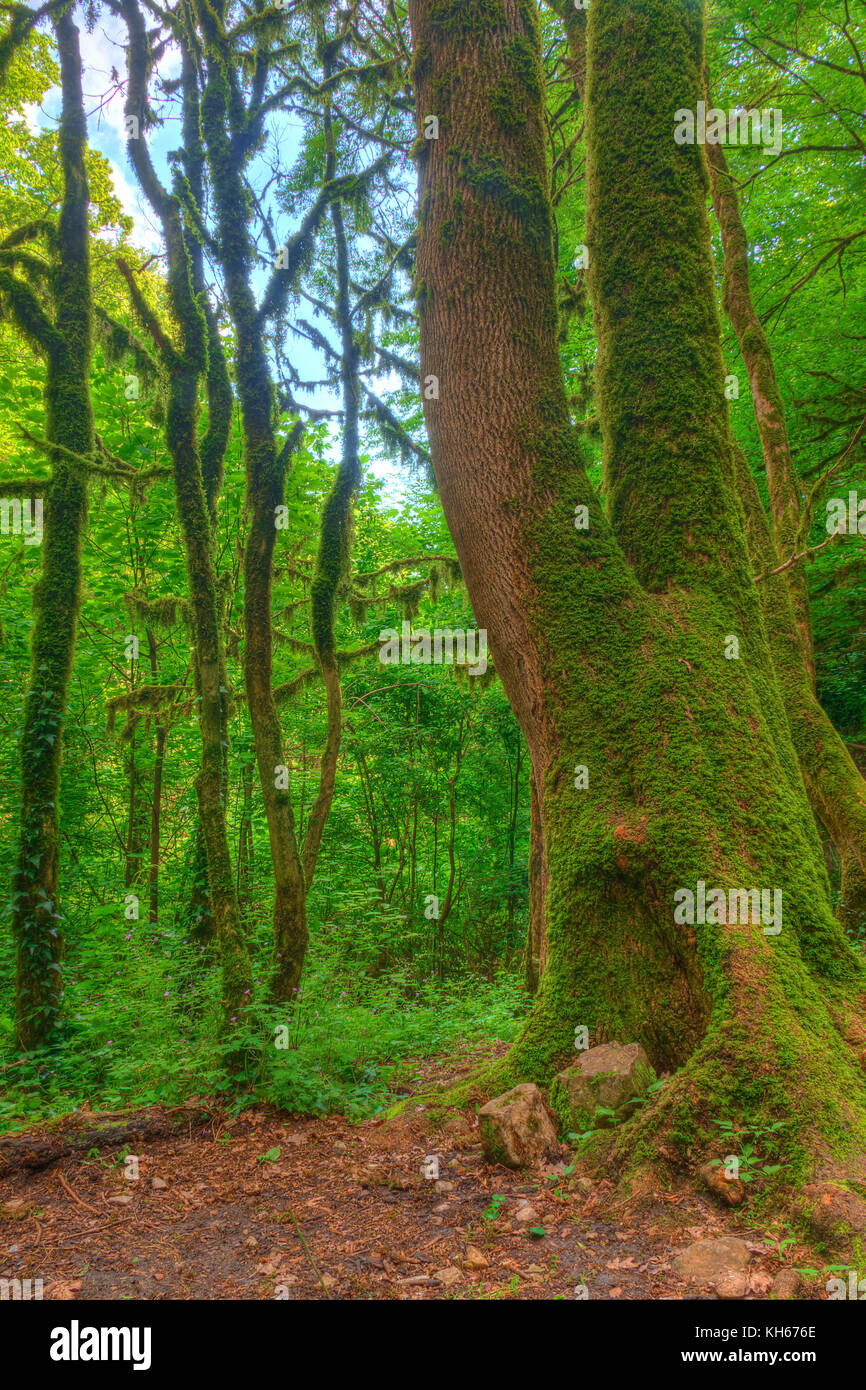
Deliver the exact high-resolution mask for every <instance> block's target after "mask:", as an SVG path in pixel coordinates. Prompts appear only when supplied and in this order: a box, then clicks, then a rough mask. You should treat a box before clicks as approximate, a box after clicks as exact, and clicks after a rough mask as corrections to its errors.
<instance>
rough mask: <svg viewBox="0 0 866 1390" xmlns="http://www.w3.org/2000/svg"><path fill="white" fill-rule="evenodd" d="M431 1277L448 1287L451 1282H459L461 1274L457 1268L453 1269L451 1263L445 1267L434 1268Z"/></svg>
mask: <svg viewBox="0 0 866 1390" xmlns="http://www.w3.org/2000/svg"><path fill="white" fill-rule="evenodd" d="M433 1278H434V1279H438V1280H439V1283H440V1284H444V1285H445V1288H446V1289H447V1288H450V1287H451V1285H452V1284H459V1283H460V1280H461V1279H462V1278H463V1275H462V1274H461V1273H460V1270H459V1269H455V1268H454V1266H453V1265H449V1266H448V1268H447V1269H437V1270H435V1271H434V1274H433Z"/></svg>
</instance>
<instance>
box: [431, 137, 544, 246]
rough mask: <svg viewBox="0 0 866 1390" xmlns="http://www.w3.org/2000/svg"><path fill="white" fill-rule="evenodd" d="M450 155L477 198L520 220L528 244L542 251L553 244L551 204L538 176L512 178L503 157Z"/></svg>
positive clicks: (462, 152)
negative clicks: (551, 242) (495, 204)
mask: <svg viewBox="0 0 866 1390" xmlns="http://www.w3.org/2000/svg"><path fill="white" fill-rule="evenodd" d="M448 155H449V158H451V159H454V160H457V161H458V162H459V167H460V173H461V175H462V177H463V178H464V179H465V180H466V182H467V184H468V185H469V187H470V188H471V189H472V190H473V191H474V192H475V193H476V195H477V196H479V197H481V198H489V199H490V200H491V201H493V202H496V203H497V204H498V205H499V206H500V207H502V208H505V209H506V210H507V211H508V212H509V213H511V214H512V215H513V217H515V218H516V220H517V222H518V225H519V228H520V231H521V233H522V234H523V235H524V236H525V237H526V238H527V240H529V241H530V242H531V243H532V244H533V245H534V246H537V247H539V248H544V247H545V246H547V245H549V244H550V238H551V216H550V200H549V198H548V195H547V189H546V187H545V185H544V183H543V182H542V180H541V179H540V178H539V177H538V176H537V175H535V174H520V175H511V174H509V173H508V170H507V169H506V166H505V161H504V160H503V159H502V158H501V157H500V156H499V155H494V154H481V153H474V154H473V153H470V152H469V151H466V150H457V149H452V150H449V151H448Z"/></svg>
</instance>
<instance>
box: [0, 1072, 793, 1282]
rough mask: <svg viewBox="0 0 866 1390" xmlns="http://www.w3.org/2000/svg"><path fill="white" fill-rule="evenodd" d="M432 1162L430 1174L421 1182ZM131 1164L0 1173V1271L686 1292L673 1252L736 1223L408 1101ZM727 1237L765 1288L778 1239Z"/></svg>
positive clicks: (81, 1163)
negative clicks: (434, 1170) (621, 1189)
mask: <svg viewBox="0 0 866 1390" xmlns="http://www.w3.org/2000/svg"><path fill="white" fill-rule="evenodd" d="M451 1068H453V1060H452V1062H451ZM425 1070H426V1071H427V1072H428V1076H429V1075H432V1074H434V1073H435V1074H436V1075H437V1076H438V1077H441V1075H442V1072H441V1066H437V1064H436V1063H426V1064H425ZM430 1154H436V1155H437V1157H438V1164H439V1174H440V1177H439V1182H438V1184H437V1183H436V1182H435V1181H434V1180H432V1179H428V1178H425V1177H424V1176H422V1173H421V1167H422V1164H423V1163H424V1160H425V1158H426V1156H427V1155H430ZM136 1157H137V1159H138V1164H137V1177H136V1176H134V1173H135V1169H136V1165H135V1164H132V1163H130V1162H129V1161H128V1160H127V1161H125V1162H124V1161H123V1160H120V1161H118V1159H117V1154H116V1152H115V1153H111V1152H108V1151H106V1152H104V1153H101V1154H98V1155H97V1154H95V1153H94V1152H93V1151H91V1152H90V1155H89V1156H83V1157H80V1158H64V1159H62V1160H59V1161H57V1162H55V1163H53V1164H51V1165H49V1166H48V1167H46V1168H43V1169H41V1171H38V1172H32V1171H27V1170H26V1169H21V1168H18V1169H16V1170H15V1171H14V1172H12V1173H10V1174H8V1175H7V1176H6V1178H4V1179H2V1180H0V1278H5V1279H13V1278H17V1279H22V1280H23V1279H26V1278H30V1279H37V1278H41V1279H42V1280H43V1286H44V1297H45V1298H48V1299H50V1298H61V1299H64V1298H65V1299H79V1300H87V1299H101V1298H109V1299H123V1298H127V1299H233V1298H241V1299H268V1298H303V1299H317V1298H321V1299H325V1298H337V1299H364V1298H373V1299H388V1298H397V1299H430V1298H437V1299H441V1298H457V1299H488V1298H517V1299H551V1298H575V1297H581V1296H584V1293H583V1291H584V1290H585V1296H587V1297H589V1298H590V1299H593V1300H597V1299H613V1300H617V1299H647V1298H650V1299H665V1298H673V1299H678V1298H683V1297H690V1298H694V1297H702V1296H707V1295H701V1294H700V1292H699V1291H695V1290H694V1289H688V1288H687V1287H686V1286H685V1285H684V1284H683V1283H682V1281H679V1280H677V1279H675V1278H674V1277H673V1276H672V1274H671V1272H670V1259H671V1258H672V1256H673V1255H674V1254H675V1253H677V1251H678V1250H679V1249H681V1248H682V1247H683V1246H684V1245H687V1244H689V1243H690V1242H691V1241H694V1240H698V1239H700V1238H702V1237H705V1236H714V1235H725V1234H733V1233H734V1231H735V1228H734V1226H733V1225H732V1223H731V1220H730V1217H728V1216H727V1215H726V1214H724V1213H722V1212H721V1211H720V1210H718V1209H717V1208H716V1207H715V1206H714V1205H713V1204H712V1201H711V1199H709V1198H708V1199H707V1200H704V1199H702V1198H701V1197H696V1196H695V1195H694V1194H693V1193H690V1192H686V1191H683V1192H682V1193H677V1192H672V1193H665V1194H661V1193H659V1194H655V1195H654V1196H651V1197H650V1198H649V1199H647V1198H644V1199H643V1200H642V1201H641V1202H640V1204H638V1203H637V1202H635V1203H632V1204H629V1206H628V1207H623V1206H622V1205H620V1206H619V1207H615V1206H612V1205H611V1203H612V1188H611V1186H610V1184H608V1183H604V1182H602V1183H593V1182H590V1180H589V1179H587V1178H582V1179H580V1178H578V1179H576V1180H575V1177H574V1175H572V1176H571V1177H570V1178H563V1176H562V1173H561V1169H562V1168H564V1167H565V1163H564V1162H563V1163H562V1164H560V1165H553V1166H551V1167H549V1168H546V1169H544V1170H542V1171H541V1172H539V1173H534V1174H526V1173H514V1172H511V1171H509V1170H508V1169H505V1168H501V1167H491V1166H490V1165H488V1164H487V1163H486V1162H485V1161H484V1158H483V1155H482V1151H481V1146H480V1143H479V1142H478V1130H477V1121H475V1119H474V1116H472V1115H469V1114H466V1115H460V1116H457V1117H454V1118H452V1119H450V1120H448V1121H447V1122H446V1124H445V1125H444V1127H442V1128H441V1129H439V1130H438V1131H436V1132H432V1133H431V1128H430V1122H429V1119H428V1117H427V1115H426V1112H425V1111H424V1110H421V1109H418V1108H417V1107H415V1106H414V1105H411V1104H410V1108H409V1109H408V1111H407V1112H406V1113H405V1114H404V1115H403V1116H401V1117H399V1119H398V1120H396V1121H392V1122H389V1123H388V1124H383V1123H382V1122H381V1121H376V1120H373V1121H368V1122H366V1123H363V1124H360V1125H352V1124H349V1123H348V1122H347V1121H346V1120H344V1119H342V1118H341V1117H328V1118H326V1119H288V1118H287V1117H286V1116H285V1115H281V1114H277V1113H275V1112H273V1111H270V1110H266V1109H263V1108H258V1107H257V1108H254V1109H251V1110H247V1111H244V1112H243V1114H242V1115H241V1116H239V1117H237V1118H229V1117H218V1118H215V1119H213V1120H212V1121H211V1122H210V1123H209V1124H208V1125H207V1126H206V1127H204V1128H197V1129H196V1128H193V1127H192V1126H190V1127H188V1129H187V1131H186V1133H183V1134H180V1135H175V1136H172V1137H167V1138H160V1139H156V1140H154V1141H152V1142H147V1143H144V1144H141V1145H138V1146H137V1149H136ZM563 1158H564V1159H565V1158H567V1154H566V1153H565V1151H563ZM125 1174H129V1176H126V1175H125ZM500 1199H501V1200H500ZM527 1206H528V1207H530V1208H531V1212H530V1213H527V1212H526V1210H525V1208H526V1207H527ZM485 1213H486V1214H485ZM736 1234H738V1235H741V1236H743V1237H744V1238H745V1239H747V1240H748V1241H749V1242H750V1244H751V1245H752V1247H753V1258H752V1264H751V1280H752V1292H751V1293H750V1295H749V1296H750V1297H766V1295H767V1290H768V1288H769V1283H770V1280H771V1277H772V1274H773V1273H774V1272H775V1271H776V1270H777V1269H778V1268H779V1267H780V1266H779V1261H778V1259H777V1258H776V1257H775V1256H774V1254H773V1253H772V1250H771V1248H770V1247H769V1246H768V1244H767V1239H766V1234H767V1233H765V1232H756V1231H753V1230H749V1228H748V1225H747V1224H746V1223H745V1222H744V1220H743V1219H742V1218H741V1219H740V1220H739V1221H738V1222H737V1226H736ZM788 1262H789V1263H790V1262H791V1256H790V1255H789V1256H788ZM795 1262H796V1261H795ZM800 1262H801V1263H802V1261H800ZM806 1262H807V1263H808V1260H807V1261H806Z"/></svg>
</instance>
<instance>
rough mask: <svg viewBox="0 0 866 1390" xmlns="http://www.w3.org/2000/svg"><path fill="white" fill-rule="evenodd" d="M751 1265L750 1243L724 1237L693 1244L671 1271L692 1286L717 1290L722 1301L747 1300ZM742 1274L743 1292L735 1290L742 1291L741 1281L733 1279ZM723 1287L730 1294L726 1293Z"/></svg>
mask: <svg viewBox="0 0 866 1390" xmlns="http://www.w3.org/2000/svg"><path fill="white" fill-rule="evenodd" d="M748 1264H749V1247H748V1245H747V1244H746V1242H745V1241H744V1240H737V1239H735V1237H733V1236H722V1237H720V1238H719V1239H718V1240H696V1241H695V1242H694V1244H693V1245H688V1246H686V1248H685V1250H683V1251H681V1252H680V1254H679V1255H677V1256H676V1257H675V1259H673V1260H671V1269H672V1270H673V1272H674V1274H676V1275H678V1276H679V1278H680V1279H687V1280H688V1281H689V1283H691V1284H699V1285H700V1286H701V1288H705V1289H706V1288H710V1289H716V1290H717V1291H718V1293H719V1295H720V1297H722V1298H743V1297H744V1296H745V1292H746V1280H745V1273H746V1269H747V1267H748ZM740 1274H741V1275H742V1276H743V1291H742V1293H738V1292H736V1291H735V1290H736V1289H738V1288H739V1281H738V1280H734V1279H733V1276H734V1275H740ZM720 1286H721V1287H720ZM722 1288H725V1290H726V1292H724V1293H722Z"/></svg>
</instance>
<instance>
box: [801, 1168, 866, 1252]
mask: <svg viewBox="0 0 866 1390" xmlns="http://www.w3.org/2000/svg"><path fill="white" fill-rule="evenodd" d="M803 1210H804V1214H805V1217H806V1220H807V1221H808V1223H809V1225H810V1226H811V1228H812V1231H813V1233H814V1235H816V1236H817V1237H818V1239H819V1240H821V1241H822V1242H823V1243H824V1245H825V1246H826V1247H827V1249H828V1250H838V1251H846V1250H847V1249H848V1248H849V1247H850V1246H851V1243H852V1242H853V1240H854V1239H855V1237H857V1236H861V1237H862V1236H864V1235H866V1202H864V1201H863V1198H862V1197H858V1196H857V1194H856V1192H849V1191H848V1189H847V1188H845V1187H839V1186H838V1185H837V1184H836V1183H833V1182H813V1183H809V1184H808V1186H806V1187H804V1188H803Z"/></svg>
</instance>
